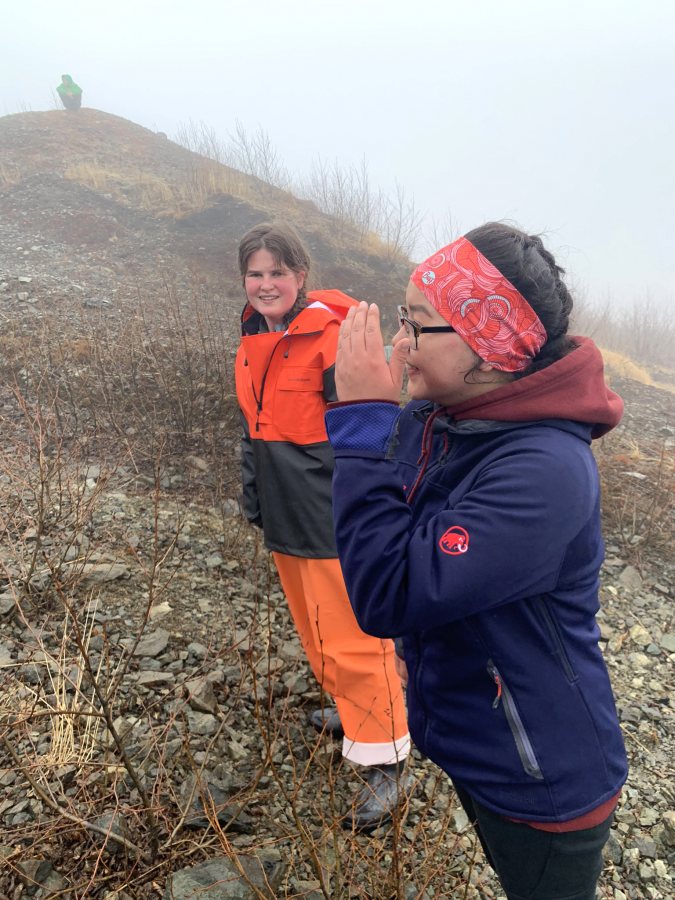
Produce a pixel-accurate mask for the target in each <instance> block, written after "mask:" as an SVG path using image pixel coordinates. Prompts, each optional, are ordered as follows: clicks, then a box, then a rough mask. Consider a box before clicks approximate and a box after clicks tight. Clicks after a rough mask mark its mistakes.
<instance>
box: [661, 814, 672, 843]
mask: <svg viewBox="0 0 675 900" xmlns="http://www.w3.org/2000/svg"><path fill="white" fill-rule="evenodd" d="M661 821H662V823H663V843H664V844H665V845H666V846H667V847H675V810H672V809H670V810H668V812H665V813H664V814H663V817H662V819H661Z"/></svg>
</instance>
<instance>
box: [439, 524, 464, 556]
mask: <svg viewBox="0 0 675 900" xmlns="http://www.w3.org/2000/svg"><path fill="white" fill-rule="evenodd" d="M438 546H439V547H440V548H441V550H442V551H443V553H449V554H450V556H458V555H459V554H460V553H466V551H467V550H468V549H469V533H468V531H466V530H465V529H464V528H462V526H461V525H453V526H452V527H450V528H448V530H447V531H446V532H445V534H444V535H443V536H442V537H441V539H440V541H439V542H438Z"/></svg>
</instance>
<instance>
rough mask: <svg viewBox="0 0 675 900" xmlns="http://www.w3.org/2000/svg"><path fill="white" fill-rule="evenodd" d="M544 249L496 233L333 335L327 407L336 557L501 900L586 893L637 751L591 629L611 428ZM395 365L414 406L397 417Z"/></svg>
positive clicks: (429, 263)
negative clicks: (333, 400) (599, 459)
mask: <svg viewBox="0 0 675 900" xmlns="http://www.w3.org/2000/svg"><path fill="white" fill-rule="evenodd" d="M562 274H563V270H562V269H561V268H560V267H559V266H558V265H557V264H556V262H555V260H554V258H553V256H552V255H551V254H550V253H549V252H548V251H547V250H546V249H545V248H544V246H543V244H542V242H541V240H540V239H539V238H538V237H535V236H530V235H527V234H525V233H523V232H521V231H518V230H517V229H514V228H511V227H509V226H506V225H502V224H497V223H490V224H487V225H484V226H482V227H480V228H477V229H475V230H474V231H471V232H469V233H468V234H467V235H466V236H465V237H463V238H460V239H459V240H457V241H455V242H453V243H452V244H450V245H449V246H447V247H444V248H442V249H441V250H440V251H438V252H437V253H436V254H434V255H433V256H432V257H430V258H429V259H428V260H426V261H425V262H424V263H422V264H421V265H420V266H418V268H417V269H416V270H415V271H414V272H413V274H412V276H411V279H410V283H409V285H408V290H407V293H406V304H405V306H402V307H399V319H400V323H401V328H400V330H399V331H398V333H397V335H396V336H395V338H394V352H393V355H392V360H391V363H390V365H387V364H386V362H385V357H384V353H383V343H382V335H381V331H380V327H379V311H378V309H377V307H376V306H375V305H374V304H372V305H371V306H370V307H369V306H368V305H367V304H365V303H361V304H360V306H359V307H358V308H356V309H354V310H351V311H350V313H349V314H348V316H347V318H346V320H345V322H344V323H343V326H342V328H341V332H340V338H339V346H338V356H337V366H336V384H337V391H338V398H339V402H338V403H337V404H334V405H333V407H332V408H330V409H329V411H328V413H327V417H326V418H327V425H328V433H329V439H330V441H331V444H332V446H333V450H334V453H335V460H336V468H335V474H334V484H333V508H334V518H335V527H336V536H337V545H338V552H339V555H340V560H341V564H342V569H343V572H344V576H345V581H346V584H347V588H348V593H349V597H350V600H351V603H352V606H353V608H354V611H355V614H356V617H357V620H358V622H359V624H360V625H361V627H362V628H363V630H364V631H366V632H367V633H369V634H373V635H376V636H378V637H393V638H396V639H398V640H397V647H398V648H399V655H400V656H401V657H402V659H401V663H400V666H401V668H402V669H403V668H405V667H407V673H408V691H407V695H408V714H409V725H410V732H411V735H412V738H413V741H414V742H415V743H416V745H417V746H418V748H419V749H420V751H421V752H422V753H424V754H426V755H427V756H428V757H430V758H431V759H432V760H434V761H435V762H436V763H437V764H438V765H439V766H441V767H442V768H443V769H444V770H445V771H446V772H447V773H448V775H450V777H451V778H452V780H453V783H454V786H455V789H456V792H457V795H458V798H459V800H460V802H461V803H462V805H463V806H464V808H465V810H466V811H467V813H468V815H469V819H470V821H471V822H473V823H474V826H475V828H476V831H477V834H478V837H479V839H480V841H481V844H482V846H483V848H484V850H485V853H486V855H487V858H488V860H489V862H490V863H491V865H492V866H493V868H494V869H495V871H496V872H497V874H498V876H499V877H500V879H501V882H502V886H503V888H504V891H505V892H506V894H507V896H508V897H509V900H524V898H536V900H563V898H564V900H591V898H593V897H595V886H596V883H597V879H598V877H599V874H600V871H601V868H602V848H603V846H604V844H605V842H606V840H607V838H608V836H609V829H610V825H611V821H612V815H613V811H614V808H615V806H616V803H617V801H618V797H619V792H620V790H621V786H622V785H623V783H624V781H625V779H626V774H627V767H626V757H625V751H624V747H623V741H622V737H621V730H620V727H619V723H618V720H617V715H616V709H615V704H614V699H613V696H612V690H611V686H610V682H609V677H608V673H607V669H606V666H605V663H604V661H603V658H602V655H601V652H600V649H599V647H598V638H599V636H600V633H599V629H598V626H597V623H596V619H595V615H596V613H597V611H598V582H599V570H600V566H601V563H602V560H603V542H602V537H601V533H600V496H599V484H598V473H597V470H596V466H595V462H594V459H593V455H592V452H591V449H590V443H591V440H592V439H593V438H597V437H600V436H601V435H603V434H605V433H606V432H607V431H609V430H610V429H611V428H613V427H614V426H615V425H616V424H617V423H618V422H619V420H620V418H621V413H622V401H621V399H620V398H619V397H618V396H617V395H616V394H614V393H612V391H610V390H609V389H608V388H607V387H606V385H605V382H604V378H603V364H602V357H601V355H600V353H599V351H598V350H597V348H596V347H595V345H594V344H593V343H592V341H590V340H588V339H585V338H571V337H569V336H568V334H567V329H568V318H569V314H570V311H571V308H572V299H571V297H570V294H569V292H568V290H567V288H566V287H565V284H564V283H563V281H562V277H561V276H562ZM404 371H405V372H407V376H408V393H409V396H410V398H411V399H410V402H409V403H408V405H407V406H406V407H405V408H404V409H403V410H401V409H400V408H399V405H398V400H399V397H400V391H401V385H402V380H403V374H404Z"/></svg>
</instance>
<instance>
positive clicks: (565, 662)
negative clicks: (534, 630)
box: [537, 597, 577, 681]
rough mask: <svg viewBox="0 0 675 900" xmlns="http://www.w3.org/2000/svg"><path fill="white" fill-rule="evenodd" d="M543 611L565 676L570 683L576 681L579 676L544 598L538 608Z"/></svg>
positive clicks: (545, 622)
mask: <svg viewBox="0 0 675 900" xmlns="http://www.w3.org/2000/svg"><path fill="white" fill-rule="evenodd" d="M537 608H538V609H539V610H540V611H541V617H542V619H543V620H544V624H545V626H546V628H547V630H548V632H549V634H550V635H551V639H552V641H553V643H554V644H555V647H556V650H557V652H558V656H559V658H560V663H561V665H562V667H563V670H564V672H565V675H566V676H567V680H568V681H576V680H577V674H576V672H575V671H574V669H573V668H572V663H571V662H570V659H569V656H568V655H567V650H566V649H565V645H564V644H563V642H562V638H561V637H560V632H559V631H558V627H557V625H556V622H555V618H554V616H553V613H552V612H551V610H550V609H549V608H548V604H547V603H546V600H545V599H544V597H542V598H541V603H540V604H538V607H537Z"/></svg>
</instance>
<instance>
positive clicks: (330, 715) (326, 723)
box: [309, 706, 344, 738]
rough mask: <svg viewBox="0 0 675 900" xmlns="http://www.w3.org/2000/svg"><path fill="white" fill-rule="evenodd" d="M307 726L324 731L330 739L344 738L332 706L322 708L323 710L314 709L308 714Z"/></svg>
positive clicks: (335, 711) (337, 716)
mask: <svg viewBox="0 0 675 900" xmlns="http://www.w3.org/2000/svg"><path fill="white" fill-rule="evenodd" d="M309 724H310V725H311V726H312V728H316V730H317V731H322V732H323V731H325V732H326V734H329V735H330V736H331V737H336V738H341V737H344V730H343V728H342V722H341V721H340V716H339V714H338V711H337V709H336V708H335V707H334V706H324V708H323V709H315V710H314V712H311V713H310V714H309Z"/></svg>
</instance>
